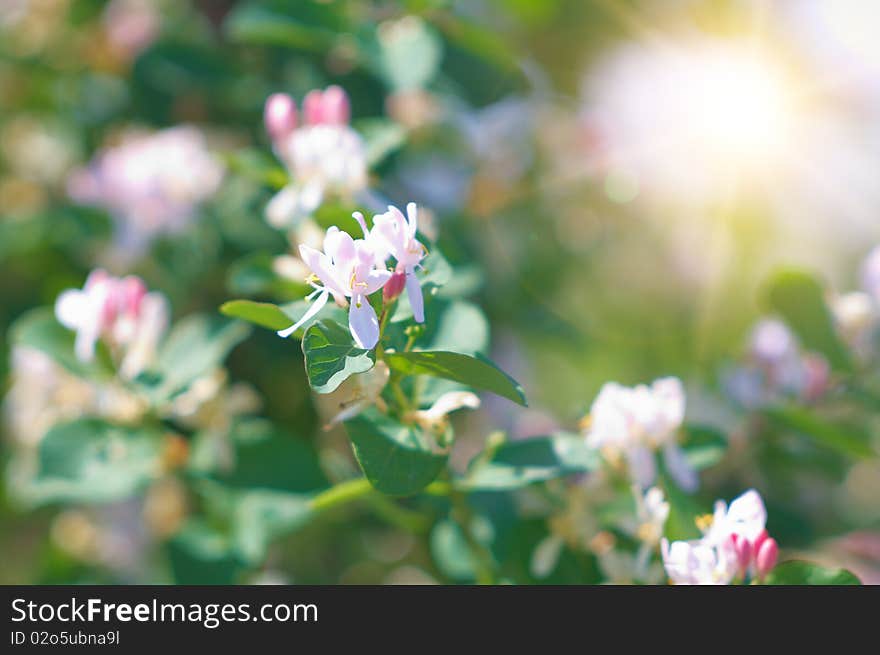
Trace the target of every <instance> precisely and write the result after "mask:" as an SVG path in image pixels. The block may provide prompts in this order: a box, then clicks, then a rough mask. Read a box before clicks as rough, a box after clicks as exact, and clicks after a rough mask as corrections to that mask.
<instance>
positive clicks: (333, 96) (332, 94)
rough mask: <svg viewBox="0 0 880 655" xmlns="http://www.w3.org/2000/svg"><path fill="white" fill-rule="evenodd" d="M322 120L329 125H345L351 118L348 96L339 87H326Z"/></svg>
mask: <svg viewBox="0 0 880 655" xmlns="http://www.w3.org/2000/svg"><path fill="white" fill-rule="evenodd" d="M322 106H323V111H322V116H321V118H322V120H323V122H325V123H329V124H331V125H345V124H347V123H348V120H349V118H351V104H350V103H349V101H348V94H347V93H346V92H345V90H344V89H343V88H342V87H341V86H336V85H335V84H334V85H333V86H328V87H327V88H326V89H324V98H323V103H322Z"/></svg>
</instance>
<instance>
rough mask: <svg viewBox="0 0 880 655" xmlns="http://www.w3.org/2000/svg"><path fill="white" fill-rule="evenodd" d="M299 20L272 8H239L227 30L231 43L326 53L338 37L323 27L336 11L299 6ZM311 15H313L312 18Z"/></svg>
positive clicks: (312, 5) (303, 4) (232, 14)
mask: <svg viewBox="0 0 880 655" xmlns="http://www.w3.org/2000/svg"><path fill="white" fill-rule="evenodd" d="M297 9H298V10H299V14H300V15H299V16H297V17H294V16H291V15H289V14H287V13H284V12H283V11H276V10H273V9H270V8H268V7H261V6H259V5H255V4H246V5H242V6H239V7H237V8H236V9H235V10H233V11H232V12H231V13H230V14H229V16H228V17H227V19H226V21H225V23H224V25H223V28H224V31H225V32H226V35H227V36H228V37H229V39H230V40H231V41H234V42H237V43H248V44H258V45H275V46H285V47H290V48H297V49H299V48H302V49H310V50H316V51H317V50H325V49H326V48H327V47H328V46H329V45H331V44H332V41H333V38H334V34H333V32H332V31H331V30H330V29H328V27H329V25H322V24H321V23H322V22H324V20H322V19H327V18H329V17H332V10H331V9H329V8H325V9H324V10H323V11H322V8H321V7H320V6H318V5H315V4H314V3H305V2H301V3H297ZM310 14H311V15H310Z"/></svg>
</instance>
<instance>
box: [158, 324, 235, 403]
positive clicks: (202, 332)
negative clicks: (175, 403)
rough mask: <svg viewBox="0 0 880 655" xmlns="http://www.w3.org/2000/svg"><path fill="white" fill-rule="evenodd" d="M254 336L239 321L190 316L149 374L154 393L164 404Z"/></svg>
mask: <svg viewBox="0 0 880 655" xmlns="http://www.w3.org/2000/svg"><path fill="white" fill-rule="evenodd" d="M248 334H250V328H249V327H248V326H247V325H244V324H243V323H240V322H238V321H228V320H225V319H220V318H219V317H209V316H201V315H193V316H188V317H187V318H185V319H183V320H181V321H180V322H179V323H177V324H176V325H175V326H174V329H173V330H172V331H171V333H170V334H169V335H168V338H167V339H166V340H165V342H164V343H163V344H162V347H161V348H160V350H159V354H158V356H157V358H156V365H155V367H153V369H152V370H151V371H150V372H149V375H148V376H145V377H146V378H148V379H149V381H150V382H149V385H150V393H151V395H152V396H153V398H155V399H157V400H159V401H161V400H164V399H168V398H172V397H174V396H175V395H177V394H179V393H180V392H182V391H184V390H185V389H187V388H188V387H189V385H191V384H192V383H193V382H194V381H195V380H197V379H198V378H200V377H202V376H204V375H207V374H209V373H211V372H212V371H213V370H214V369H216V368H217V367H218V366H220V365H221V364H222V363H223V360H224V359H226V356H227V355H228V354H229V352H230V351H231V350H232V349H233V348H234V347H235V346H236V345H238V344H239V343H240V342H241V341H242V340H244V339H245V338H246V337H247V336H248Z"/></svg>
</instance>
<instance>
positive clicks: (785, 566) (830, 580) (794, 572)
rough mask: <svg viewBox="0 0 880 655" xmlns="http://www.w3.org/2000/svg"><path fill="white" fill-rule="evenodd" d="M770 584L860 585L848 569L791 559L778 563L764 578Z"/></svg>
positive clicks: (765, 582)
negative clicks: (826, 566) (829, 567)
mask: <svg viewBox="0 0 880 655" xmlns="http://www.w3.org/2000/svg"><path fill="white" fill-rule="evenodd" d="M764 584H768V585H859V584H861V582H860V581H859V579H858V578H857V577H856V576H854V575H853V574H852V573H850V572H849V571H847V570H846V569H828V568H824V567H822V566H819V565H817V564H812V563H810V562H803V561H799V560H791V561H789V562H782V563H781V564H779V565H777V566H776V568H774V569H773V570H772V571H771V572H770V573H769V574H768V575H767V579H766V580H764Z"/></svg>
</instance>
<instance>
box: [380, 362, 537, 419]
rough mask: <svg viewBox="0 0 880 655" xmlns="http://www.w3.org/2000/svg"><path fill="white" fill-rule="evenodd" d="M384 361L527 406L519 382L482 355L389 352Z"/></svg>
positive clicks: (408, 372)
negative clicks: (488, 392)
mask: <svg viewBox="0 0 880 655" xmlns="http://www.w3.org/2000/svg"><path fill="white" fill-rule="evenodd" d="M385 361H386V362H387V363H388V366H390V367H391V369H392V370H395V371H398V372H400V373H402V374H404V375H431V376H434V377H438V378H443V379H445V380H452V381H453V382H459V383H461V384H464V385H466V386H468V387H472V388H474V389H479V390H481V391H491V392H492V393H495V394H498V395H499V396H501V397H503V398H507V399H508V400H512V401H513V402H515V403H517V404H518V405H522V406H524V407H525V406H526V396H525V393H524V392H523V390H522V387H521V386H520V385H519V383H518V382H517V381H516V380H514V379H513V378H512V377H510V376H509V375H507V374H506V373H505V372H504V371H502V370H501V369H499V368H498V367H497V366H495V364H493V363H492V362H490V361H489V360H488V359H486V358H485V357H483V356H482V355H480V354H476V355H473V356H472V355H465V354H463V353H455V352H448V351H436V352H405V353H388V354H386V356H385Z"/></svg>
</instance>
